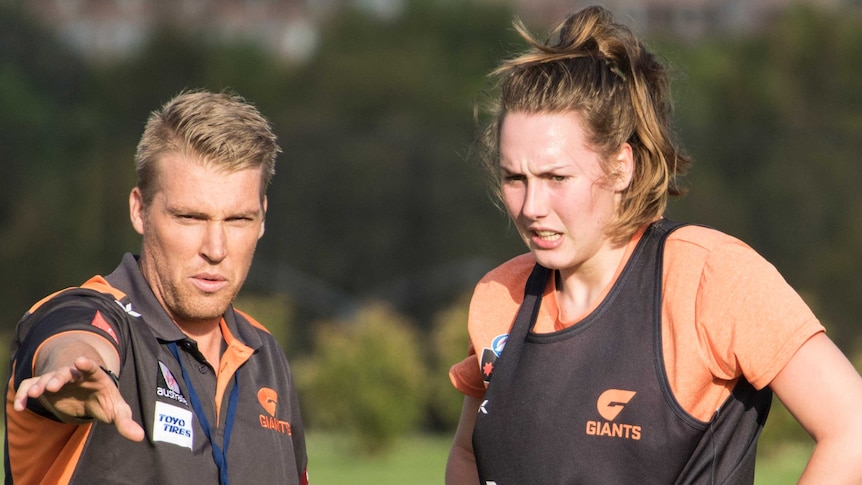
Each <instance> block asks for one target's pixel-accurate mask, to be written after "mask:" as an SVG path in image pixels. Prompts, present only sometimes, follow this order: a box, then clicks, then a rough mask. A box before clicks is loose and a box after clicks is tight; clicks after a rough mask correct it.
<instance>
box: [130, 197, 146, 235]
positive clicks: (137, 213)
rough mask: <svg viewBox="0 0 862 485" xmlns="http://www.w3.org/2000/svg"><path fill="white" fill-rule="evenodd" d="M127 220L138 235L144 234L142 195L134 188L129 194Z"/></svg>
mask: <svg viewBox="0 0 862 485" xmlns="http://www.w3.org/2000/svg"><path fill="white" fill-rule="evenodd" d="M129 218H130V219H131V220H132V227H134V228H135V231H137V232H138V234H140V235H143V234H144V195H143V194H142V193H141V189H139V188H138V187H135V188H133V189H132V192H131V193H130V194H129Z"/></svg>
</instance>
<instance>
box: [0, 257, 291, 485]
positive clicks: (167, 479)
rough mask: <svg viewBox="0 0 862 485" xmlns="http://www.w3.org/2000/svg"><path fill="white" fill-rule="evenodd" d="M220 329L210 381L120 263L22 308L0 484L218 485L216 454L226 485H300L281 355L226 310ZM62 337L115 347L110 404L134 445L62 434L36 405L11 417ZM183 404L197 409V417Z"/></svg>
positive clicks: (128, 264)
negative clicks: (79, 334) (45, 349)
mask: <svg viewBox="0 0 862 485" xmlns="http://www.w3.org/2000/svg"><path fill="white" fill-rule="evenodd" d="M221 328H222V333H223V335H224V338H225V341H226V343H227V349H226V350H225V353H224V355H223V356H222V359H221V363H220V369H213V368H212V367H211V366H210V365H209V364H208V363H207V362H206V360H205V359H204V357H203V355H202V354H201V353H200V352H199V350H198V348H197V344H196V343H195V341H194V340H192V339H189V338H188V337H186V336H185V334H183V333H182V331H180V330H179V328H178V327H177V326H176V325H175V324H174V323H173V322H172V321H171V319H170V318H169V317H168V315H167V313H166V312H165V310H164V309H163V308H162V307H161V305H160V304H159V303H158V301H157V300H156V298H155V295H154V294H153V293H152V290H151V289H150V287H149V285H148V284H147V282H146V281H145V280H144V278H143V276H142V274H141V273H140V271H139V269H138V264H137V260H136V258H135V257H134V256H132V255H130V254H127V255H126V256H124V258H123V260H122V262H121V264H120V265H119V266H118V267H117V269H116V270H115V271H114V272H113V273H111V274H110V275H108V276H107V277H105V278H102V277H99V276H97V277H94V278H92V279H91V280H89V281H88V282H87V283H85V284H84V285H82V286H81V287H80V288H72V289H68V290H64V291H61V292H58V293H56V294H54V295H52V296H51V297H49V298H47V299H46V300H43V301H42V302H40V303H38V304H37V305H36V306H34V307H33V308H31V310H30V311H28V312H27V314H26V315H25V316H24V317H23V318H22V320H21V321H20V322H19V324H18V328H17V330H16V333H15V335H14V338H13V343H12V376H11V378H10V380H9V383H8V384H7V400H6V449H5V462H6V483H14V482H18V483H52V484H55V483H57V484H66V483H70V484H92V483H162V484H171V483H176V484H188V483H219V467H218V466H217V465H216V458H215V456H216V455H214V453H213V444H215V446H216V449H217V450H219V449H224V450H225V453H224V461H225V462H226V464H227V466H226V467H224V466H223V467H222V468H226V475H227V476H228V477H229V479H230V482H231V483H234V484H238V483H283V484H297V485H301V484H306V483H307V478H306V467H307V461H308V460H307V455H306V448H305V437H304V432H303V427H302V420H301V417H300V411H299V403H298V399H297V396H296V392H295V389H294V383H293V377H292V374H291V370H290V366H289V364H288V362H287V359H286V358H285V356H284V353H283V351H282V350H281V348H280V346H279V345H278V343H277V342H276V341H275V339H274V338H273V337H272V335H271V334H270V333H269V332H268V331H266V329H264V328H263V327H262V326H261V325H260V324H259V323H257V322H256V321H255V320H254V319H252V318H251V317H249V316H248V315H245V314H244V313H242V312H240V311H238V310H235V309H234V308H232V307H231V308H229V309H228V311H227V312H226V313H225V315H224V316H223V319H222V322H221ZM71 331H87V332H93V333H95V334H98V335H101V336H102V337H103V338H105V339H106V340H107V341H109V342H111V343H112V344H113V345H114V346H115V348H116V350H117V353H118V355H119V356H120V362H121V371H120V376H119V388H120V392H121V394H122V395H123V397H124V398H125V400H126V402H127V403H128V404H129V405H130V406H131V408H132V413H133V418H134V419H135V421H137V422H138V423H139V424H140V425H141V426H142V427H143V428H144V431H145V433H146V437H145V439H144V441H143V442H141V443H135V442H132V441H129V440H127V439H125V438H123V437H121V436H120V435H119V434H118V433H117V431H116V428H115V427H114V426H113V425H110V424H103V423H99V422H93V423H90V424H85V425H73V424H66V423H62V422H60V421H59V420H57V419H56V417H54V416H53V415H52V414H51V413H50V412H48V411H47V410H45V409H44V408H43V407H42V406H41V405H40V404H39V402H38V401H37V400H32V399H31V400H30V402H29V403H28V407H27V410H25V411H23V412H16V411H14V410H13V409H12V398H13V397H14V393H15V389H16V388H17V386H18V385H19V383H20V382H21V381H22V380H23V379H26V378H28V377H31V374H32V369H33V355H34V354H35V352H36V351H37V350H38V348H39V346H40V345H41V344H42V343H43V342H44V341H45V340H46V339H48V338H50V337H51V336H53V335H57V334H59V333H63V332H71ZM171 347H173V348H174V349H176V350H177V354H176V356H175V355H174V354H173V353H172V351H171ZM178 358H179V360H178ZM192 394H195V395H196V397H199V399H197V400H196V401H197V402H198V404H199V407H198V409H197V410H196V409H194V406H193V401H194V400H193V399H192V397H191V396H192ZM200 413H203V414H204V416H205V419H203V420H202V419H200V415H199V414H200ZM202 421H203V427H202ZM206 427H208V428H209V431H210V432H209V433H205V431H204V428H206ZM226 430H227V431H228V432H227V433H226ZM207 434H209V435H210V436H209V437H208V436H207ZM226 434H227V436H229V442H228V443H226V442H225V435H226Z"/></svg>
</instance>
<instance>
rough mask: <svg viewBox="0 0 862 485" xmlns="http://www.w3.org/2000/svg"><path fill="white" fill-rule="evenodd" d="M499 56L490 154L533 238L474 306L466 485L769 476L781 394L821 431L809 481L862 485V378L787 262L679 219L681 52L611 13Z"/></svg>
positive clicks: (458, 379) (504, 191) (461, 476)
mask: <svg viewBox="0 0 862 485" xmlns="http://www.w3.org/2000/svg"><path fill="white" fill-rule="evenodd" d="M516 28H517V29H518V31H519V32H520V33H521V35H522V36H523V37H524V38H525V39H526V40H527V41H528V42H529V44H530V46H531V49H530V50H529V51H528V52H527V53H525V54H523V55H521V56H519V57H516V58H514V59H512V60H510V61H508V62H505V63H504V64H503V65H502V66H501V67H500V68H498V69H497V70H496V71H495V72H494V74H495V75H496V76H497V77H498V78H499V81H500V92H499V100H498V103H497V105H496V107H495V110H494V113H493V115H494V116H493V121H492V123H491V125H490V126H489V127H488V128H487V130H486V133H485V135H486V136H485V138H486V140H485V141H486V148H487V150H486V151H487V156H486V160H487V163H488V168H489V169H490V171H491V172H492V173H493V174H494V176H495V177H496V180H497V181H498V185H497V188H498V189H499V196H500V199H501V201H502V203H503V205H504V206H505V208H506V210H507V212H508V214H509V216H510V217H511V219H512V221H513V223H514V225H515V226H516V227H517V229H518V232H519V233H520V235H521V236H522V238H523V240H524V242H525V244H526V245H527V247H528V248H529V249H530V252H529V253H528V254H525V255H522V256H519V257H516V258H514V259H512V260H510V261H508V262H506V263H504V264H503V265H501V266H500V267H498V268H496V269H494V270H493V271H491V272H490V273H489V274H488V275H486V276H485V277H484V278H483V279H482V280H481V281H480V282H479V284H478V285H477V287H476V290H475V293H474V295H473V299H472V301H471V304H470V313H469V323H468V326H469V333H470V339H471V352H470V355H469V356H468V357H467V358H466V359H465V360H464V361H462V362H460V363H459V364H456V365H455V366H453V367H452V370H451V372H450V377H451V379H452V382H453V384H454V385H455V387H457V388H458V389H459V390H461V391H462V392H463V393H464V394H465V400H464V408H463V411H462V415H461V420H460V423H459V425H458V429H457V431H456V435H455V440H454V444H453V447H452V451H451V453H450V457H449V462H448V465H447V470H446V482H447V483H448V484H450V485H459V484H473V483H482V484H497V485H506V484H519V485H520V484H526V483H530V484H541V483H590V484H592V483H645V482H646V483H752V482H753V477H754V457H755V449H756V441H757V438H758V436H759V434H760V430H761V429H762V426H763V424H764V422H765V420H766V414H767V412H768V409H769V406H770V403H771V398H772V393H773V392H774V393H775V394H777V395H778V397H779V398H780V399H781V400H782V402H783V403H784V404H785V405H786V406H787V408H788V409H789V410H790V411H791V412H792V413H793V415H794V416H796V418H797V419H798V420H799V422H800V423H801V424H802V426H803V427H805V429H806V430H807V431H808V432H809V433H810V434H811V435H812V437H813V438H814V439H815V440H816V447H815V449H814V452H813V454H812V456H811V459H810V461H809V463H808V466H807V467H806V469H805V472H804V474H803V477H802V482H808V483H824V482H828V483H860V482H862V447H860V446H859V444H858V443H859V441H858V440H859V436H862V413H860V412H859V406H858V403H859V402H860V401H862V378H860V376H859V374H858V373H857V372H856V370H855V369H854V368H853V366H852V365H851V364H850V363H849V362H848V360H847V359H846V357H845V356H844V355H843V354H842V353H841V352H840V350H839V349H838V348H837V347H836V346H835V345H834V344H833V343H832V342H831V340H830V339H829V338H828V337H826V335H825V333H824V329H823V326H822V325H821V324H820V323H819V321H818V320H817V319H816V317H815V316H814V315H813V314H812V312H811V311H810V310H809V309H808V307H807V306H806V305H805V304H804V302H803V301H802V300H801V298H800V297H799V296H798V295H797V294H796V292H795V291H793V290H792V289H791V288H790V287H789V286H788V284H787V283H786V282H785V281H784V279H783V278H782V277H781V275H780V274H778V272H777V271H776V270H775V268H773V267H772V266H771V265H770V264H769V263H768V262H766V261H765V260H764V259H763V258H762V257H760V256H759V255H758V254H757V253H755V252H754V251H753V250H752V249H751V248H750V247H748V246H747V245H745V244H744V243H742V242H741V241H739V240H737V239H734V238H733V237H731V236H728V235H725V234H723V233H720V232H718V231H715V230H713V229H709V228H705V227H701V226H691V225H680V224H676V223H673V222H671V221H669V220H667V219H664V218H663V213H664V210H665V207H666V203H667V199H668V197H669V196H671V195H679V190H678V187H677V185H676V179H677V177H678V176H680V175H682V174H683V173H684V172H685V169H686V167H687V165H688V163H689V159H688V158H687V157H686V156H685V155H684V154H682V153H681V152H680V150H679V148H678V147H677V146H676V145H675V144H674V141H673V140H672V137H671V134H672V129H671V126H670V95H669V91H668V86H667V74H666V70H665V67H664V66H663V65H662V64H661V63H660V62H659V61H658V60H657V59H656V57H655V56H654V55H653V54H651V53H650V52H649V51H647V50H646V49H645V47H644V46H643V44H642V43H640V42H639V41H638V40H637V39H636V38H635V37H634V36H633V35H632V33H631V32H630V30H629V29H627V28H626V27H624V26H622V25H619V24H616V23H614V22H613V20H612V18H611V15H610V14H609V12H607V11H606V10H604V9H602V8H598V7H591V8H587V9H584V10H582V11H580V12H578V13H576V14H574V15H572V16H570V17H569V18H568V19H567V20H566V21H565V22H564V23H563V24H562V25H561V26H560V27H559V28H558V29H557V30H556V31H555V37H556V38H555V41H553V43H551V42H549V43H548V44H543V43H540V42H538V41H536V40H535V39H533V38H532V37H530V35H529V34H527V32H526V30H525V29H524V28H523V25H521V24H516Z"/></svg>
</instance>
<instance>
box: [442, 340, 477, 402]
mask: <svg viewBox="0 0 862 485" xmlns="http://www.w3.org/2000/svg"><path fill="white" fill-rule="evenodd" d="M449 380H450V381H452V385H453V386H455V389H458V390H459V391H461V393H462V394H465V395H467V396H470V397H475V398H477V399H479V398H481V397H482V396H484V395H485V384H484V381H483V380H482V372H481V370H480V369H479V362H477V361H476V354H475V352H473V349H472V348H471V349H470V355H468V356H467V357H465V358H464V360H462V361H461V362H458V363H457V364H455V365H453V366H452V367H451V368H450V369H449Z"/></svg>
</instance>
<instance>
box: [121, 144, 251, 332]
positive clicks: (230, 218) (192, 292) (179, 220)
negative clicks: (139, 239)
mask: <svg viewBox="0 0 862 485" xmlns="http://www.w3.org/2000/svg"><path fill="white" fill-rule="evenodd" d="M158 163H159V166H158V171H159V178H158V183H157V187H156V192H155V195H154V196H153V198H152V201H151V202H150V204H149V206H147V207H144V204H143V199H142V195H141V193H140V191H139V190H138V188H135V189H133V190H132V193H131V195H130V197H129V205H130V211H131V218H132V225H133V226H134V228H135V230H136V231H138V233H140V234H141V235H142V236H143V243H142V249H141V259H140V265H141V271H142V273H143V275H144V278H146V280H147V282H148V283H149V284H150V286H151V287H152V290H153V292H154V293H155V295H156V298H157V299H158V300H159V302H160V303H161V304H162V306H163V307H164V308H165V310H167V312H168V314H169V315H170V316H171V318H173V320H174V321H175V322H176V323H177V325H179V326H180V328H183V329H188V328H189V326H190V325H195V324H201V323H217V322H218V321H219V320H220V319H221V316H222V314H223V313H224V312H225V310H226V309H227V307H228V305H229V304H230V303H231V302H232V301H233V299H234V297H235V296H236V294H237V293H238V292H239V290H240V288H241V287H242V284H243V282H244V281H245V277H246V275H247V274H248V270H249V267H250V266H251V261H252V257H253V256H254V249H255V246H256V245H257V241H258V239H260V237H261V236H263V231H264V215H265V213H266V199H264V200H263V201H261V199H260V193H261V186H260V185H261V172H260V169H259V168H249V169H243V170H239V171H235V172H226V171H224V170H220V169H218V168H213V167H206V166H204V165H203V164H202V163H200V161H199V160H198V159H196V158H194V157H189V156H186V155H182V154H179V153H169V154H166V155H164V156H162V157H161V159H160V160H159V161H158Z"/></svg>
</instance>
